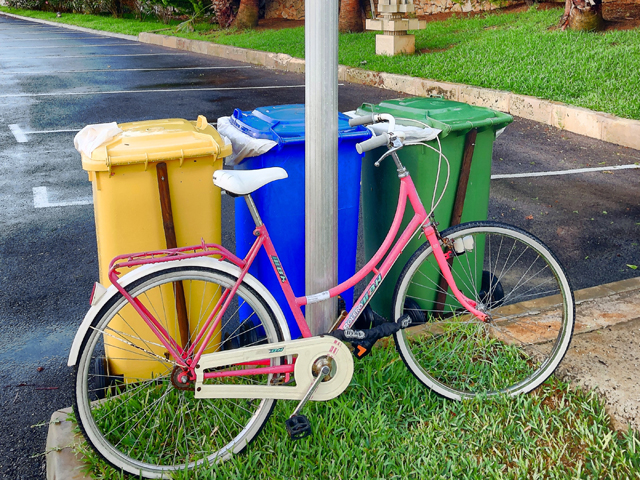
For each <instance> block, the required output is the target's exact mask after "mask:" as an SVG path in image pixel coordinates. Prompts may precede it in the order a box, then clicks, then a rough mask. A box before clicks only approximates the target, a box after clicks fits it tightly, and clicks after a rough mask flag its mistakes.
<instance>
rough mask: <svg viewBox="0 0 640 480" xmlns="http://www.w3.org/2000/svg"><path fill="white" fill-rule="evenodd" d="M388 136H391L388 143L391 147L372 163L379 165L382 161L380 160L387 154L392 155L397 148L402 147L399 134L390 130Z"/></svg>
mask: <svg viewBox="0 0 640 480" xmlns="http://www.w3.org/2000/svg"><path fill="white" fill-rule="evenodd" d="M389 136H390V137H391V139H390V141H389V144H390V145H392V148H390V149H389V150H387V152H386V153H385V154H384V155H382V156H381V157H380V158H379V159H378V160H377V161H376V162H375V163H374V165H375V166H376V167H379V166H380V162H382V160H384V159H385V158H387V157H388V156H389V155H392V154H393V153H395V152H397V151H398V150H400V149H401V148H402V147H404V144H403V143H402V139H401V138H400V136H399V135H396V134H395V133H393V132H391V133H390V134H389Z"/></svg>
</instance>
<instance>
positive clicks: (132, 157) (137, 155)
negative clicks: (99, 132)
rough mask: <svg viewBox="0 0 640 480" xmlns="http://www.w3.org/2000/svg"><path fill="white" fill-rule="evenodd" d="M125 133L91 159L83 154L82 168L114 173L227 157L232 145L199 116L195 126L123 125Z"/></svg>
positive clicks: (172, 122)
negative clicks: (128, 168)
mask: <svg viewBox="0 0 640 480" xmlns="http://www.w3.org/2000/svg"><path fill="white" fill-rule="evenodd" d="M118 127H120V128H121V129H122V133H119V134H118V135H116V136H115V137H113V138H112V139H111V140H109V141H108V142H106V143H104V144H102V145H100V146H99V147H98V148H96V149H95V150H94V151H93V152H92V153H91V157H87V156H86V155H84V154H82V168H83V169H84V170H86V171H89V172H105V171H111V168H112V167H114V166H123V165H134V164H140V163H144V164H145V166H146V165H147V164H148V163H149V162H161V161H165V160H179V161H180V165H182V162H183V161H184V159H185V158H193V157H213V160H214V161H215V160H216V159H218V158H222V157H226V156H228V155H230V154H231V145H225V143H224V140H223V139H222V137H221V136H220V134H219V133H218V132H217V130H216V129H215V128H213V127H212V126H211V125H209V123H208V122H207V119H206V118H205V117H204V116H202V115H200V116H199V117H198V120H197V121H196V122H190V121H188V120H183V119H181V118H169V119H164V120H149V121H144V122H132V123H121V124H119V125H118Z"/></svg>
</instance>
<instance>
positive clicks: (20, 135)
mask: <svg viewBox="0 0 640 480" xmlns="http://www.w3.org/2000/svg"><path fill="white" fill-rule="evenodd" d="M9 130H11V133H13V136H14V137H16V142H18V143H25V142H27V141H29V139H28V138H27V136H26V135H25V134H24V132H23V131H22V129H21V128H20V126H19V125H18V124H15V123H14V124H13V125H9Z"/></svg>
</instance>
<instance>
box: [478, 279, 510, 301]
mask: <svg viewBox="0 0 640 480" xmlns="http://www.w3.org/2000/svg"><path fill="white" fill-rule="evenodd" d="M478 298H479V299H480V301H481V302H482V303H483V304H485V305H488V306H489V307H490V308H495V307H499V306H500V305H502V302H503V301H504V289H503V288H502V283H500V280H498V279H497V278H496V276H495V275H494V274H493V273H491V272H489V271H487V270H483V271H482V283H481V285H480V291H479V292H478Z"/></svg>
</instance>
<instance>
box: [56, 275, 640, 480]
mask: <svg viewBox="0 0 640 480" xmlns="http://www.w3.org/2000/svg"><path fill="white" fill-rule="evenodd" d="M639 294H640V277H634V278H629V279H627V280H620V281H618V282H613V283H607V284H604V285H598V286H595V287H590V288H585V289H583V290H577V291H575V292H574V296H575V301H576V307H577V306H579V305H582V304H587V303H588V302H593V303H596V304H597V307H598V308H596V309H589V311H588V313H587V315H585V317H588V316H590V317H591V320H590V321H589V322H586V323H585V324H582V325H579V324H578V323H577V322H576V331H575V333H574V335H579V334H582V333H588V332H592V331H594V330H602V329H604V328H607V327H610V326H612V325H615V324H618V323H624V322H626V321H630V320H633V319H635V318H637V316H638V314H637V309H636V308H635V307H634V305H630V304H629V302H628V301H627V299H626V296H628V295H635V296H638V295H639ZM606 297H614V298H612V299H611V301H610V302H609V303H610V305H607V302H596V300H598V299H603V298H606ZM625 304H627V305H626V307H627V308H623V306H624V305H625ZM585 307H586V308H588V307H589V306H588V305H585ZM612 308H613V309H614V310H616V311H617V312H622V313H621V314H616V315H615V316H613V317H615V318H613V317H612V316H611V315H610V313H608V312H609V311H610V310H611V309H612ZM70 412H71V407H69V408H65V409H62V410H58V411H57V412H55V413H54V414H53V415H52V416H51V422H50V424H49V435H48V436H47V449H46V452H47V480H85V479H89V477H87V476H84V474H83V473H82V470H81V469H82V468H84V467H85V464H84V463H83V460H82V457H77V456H76V454H75V453H74V451H73V449H72V448H73V446H74V445H75V444H78V443H81V442H83V441H84V440H83V438H82V436H80V434H77V435H76V434H74V432H73V429H74V428H75V423H73V422H71V421H69V420H67V416H68V414H69V413H70Z"/></svg>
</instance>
